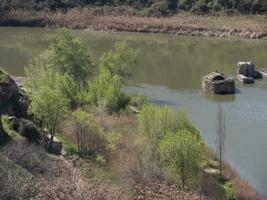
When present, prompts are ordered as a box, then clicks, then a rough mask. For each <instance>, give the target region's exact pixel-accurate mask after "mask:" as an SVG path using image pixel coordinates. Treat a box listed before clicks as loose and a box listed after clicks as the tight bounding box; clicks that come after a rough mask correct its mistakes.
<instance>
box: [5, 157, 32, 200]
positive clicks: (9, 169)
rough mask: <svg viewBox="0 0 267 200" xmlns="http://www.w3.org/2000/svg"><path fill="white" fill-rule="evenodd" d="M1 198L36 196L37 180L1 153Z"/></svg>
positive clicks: (13, 199) (16, 198)
mask: <svg viewBox="0 0 267 200" xmlns="http://www.w3.org/2000/svg"><path fill="white" fill-rule="evenodd" d="M0 163H1V165H0V199H3V200H9V199H12V200H21V199H31V198H33V197H34V196H35V193H34V189H32V188H33V186H34V185H35V183H36V181H35V180H34V178H33V177H32V175H31V174H30V173H28V172H27V171H26V170H24V169H23V168H21V167H20V166H18V165H16V164H14V163H13V162H12V161H11V160H9V159H8V158H6V157H5V156H4V155H3V154H2V153H0Z"/></svg>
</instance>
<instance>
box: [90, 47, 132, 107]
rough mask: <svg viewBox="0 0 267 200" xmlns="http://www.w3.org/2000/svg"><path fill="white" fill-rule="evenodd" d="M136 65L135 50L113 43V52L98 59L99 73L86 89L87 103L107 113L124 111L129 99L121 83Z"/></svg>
mask: <svg viewBox="0 0 267 200" xmlns="http://www.w3.org/2000/svg"><path fill="white" fill-rule="evenodd" d="M136 63H137V51H136V50H135V49H132V48H130V47H128V45H127V44H126V42H118V43H115V48H114V50H110V51H109V52H107V53H104V54H103V56H102V57H101V58H100V64H99V65H100V73H99V75H98V76H96V77H95V79H94V80H93V81H92V82H91V84H90V85H89V89H88V95H87V97H88V101H89V103H90V104H91V105H94V106H96V107H98V108H100V109H101V110H104V111H108V112H117V111H119V110H121V109H124V108H125V107H126V105H127V104H128V102H129V101H130V98H129V96H128V95H127V93H126V92H124V90H123V83H124V80H125V78H126V77H127V76H129V75H130V74H131V70H132V68H133V67H134V66H135V64H136Z"/></svg>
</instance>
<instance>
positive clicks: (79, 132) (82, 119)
mask: <svg viewBox="0 0 267 200" xmlns="http://www.w3.org/2000/svg"><path fill="white" fill-rule="evenodd" d="M73 117H74V122H75V125H76V142H77V146H78V152H79V155H80V156H81V157H86V156H92V157H96V156H97V155H98V154H100V153H103V151H105V143H104V141H105V140H104V135H103V134H102V133H101V129H100V128H99V127H98V125H97V123H96V121H95V120H94V118H93V116H92V115H90V114H89V113H87V112H85V111H82V110H81V109H78V110H76V111H75V112H74V113H73Z"/></svg>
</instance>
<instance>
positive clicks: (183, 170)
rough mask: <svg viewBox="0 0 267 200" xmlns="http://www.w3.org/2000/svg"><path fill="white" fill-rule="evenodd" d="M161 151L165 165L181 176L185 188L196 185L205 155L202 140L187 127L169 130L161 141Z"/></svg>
mask: <svg viewBox="0 0 267 200" xmlns="http://www.w3.org/2000/svg"><path fill="white" fill-rule="evenodd" d="M160 152H161V156H162V160H163V163H164V166H165V167H166V168H167V169H168V170H170V171H171V172H173V173H174V174H176V175H177V176H178V177H179V179H180V181H181V184H182V188H183V189H184V188H185V187H186V186H187V187H189V186H191V185H194V183H195V181H196V180H198V177H199V176H198V175H199V172H200V170H199V162H200V161H201V158H202V155H203V145H202V142H201V140H199V139H198V138H197V137H196V136H195V135H194V134H192V133H191V132H190V131H188V130H186V129H183V130H180V131H177V132H169V133H168V134H167V135H166V136H165V137H164V138H163V139H162V140H161V142H160Z"/></svg>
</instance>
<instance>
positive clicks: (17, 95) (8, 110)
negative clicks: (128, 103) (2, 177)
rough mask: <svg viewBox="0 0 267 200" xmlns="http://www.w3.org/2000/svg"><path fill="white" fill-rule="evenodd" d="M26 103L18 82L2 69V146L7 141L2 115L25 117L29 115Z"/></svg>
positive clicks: (0, 97) (0, 100)
mask: <svg viewBox="0 0 267 200" xmlns="http://www.w3.org/2000/svg"><path fill="white" fill-rule="evenodd" d="M26 101H27V100H26V98H25V96H24V95H23V94H22V92H21V91H20V89H19V87H18V86H17V84H16V82H15V81H14V80H13V79H12V78H11V77H10V76H8V75H7V74H6V73H5V72H3V71H2V70H1V69H0V144H3V143H5V141H6V140H7V135H6V134H5V131H4V129H3V125H2V121H1V115H2V114H9V115H13V116H17V117H24V116H25V115H26V114H27V112H26V111H27V109H26V106H25V104H26Z"/></svg>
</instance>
